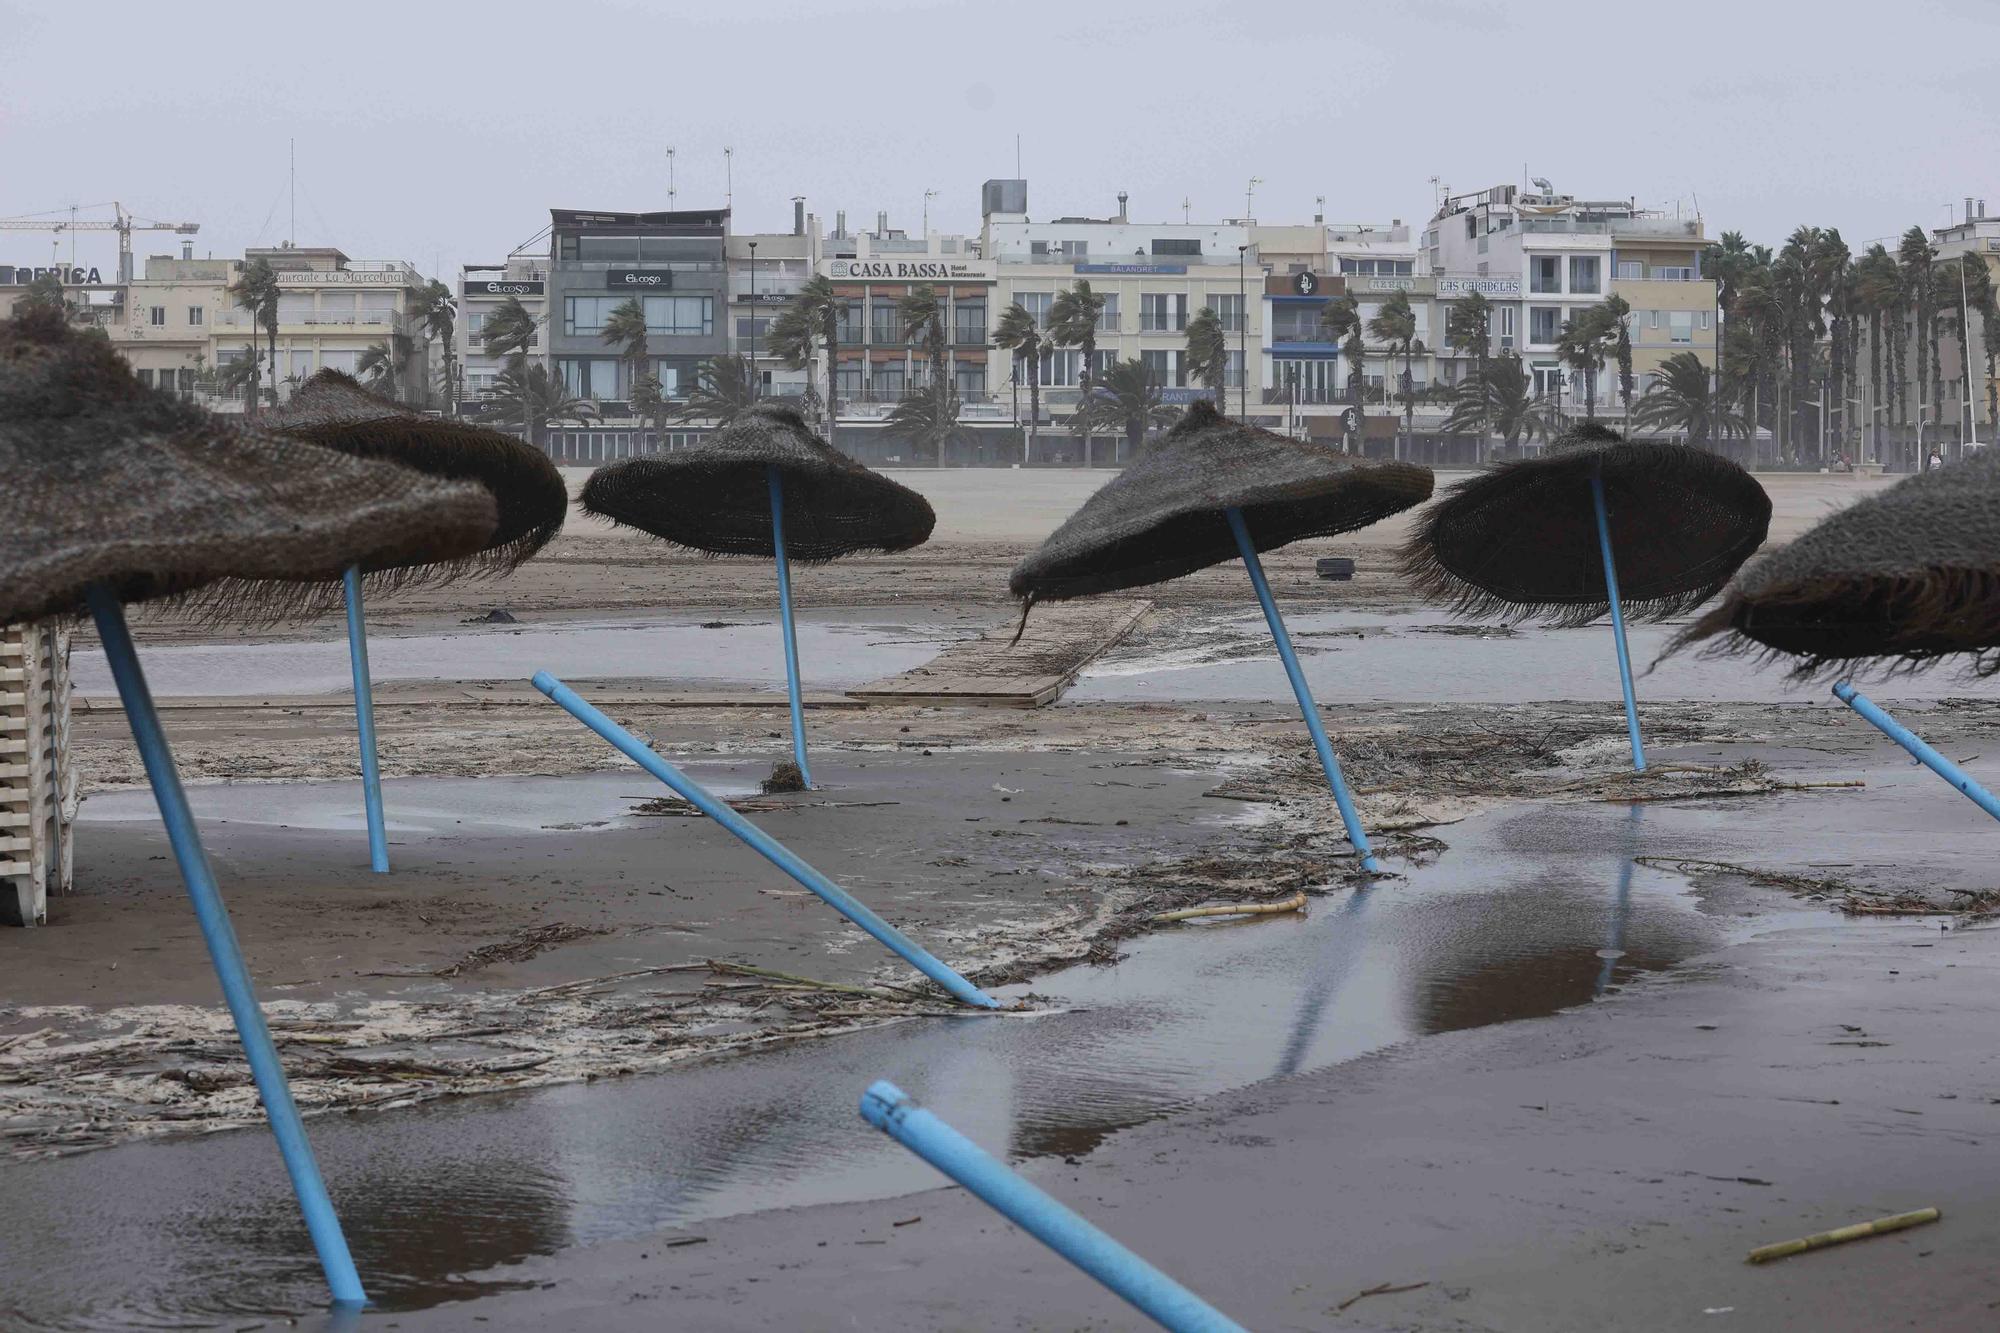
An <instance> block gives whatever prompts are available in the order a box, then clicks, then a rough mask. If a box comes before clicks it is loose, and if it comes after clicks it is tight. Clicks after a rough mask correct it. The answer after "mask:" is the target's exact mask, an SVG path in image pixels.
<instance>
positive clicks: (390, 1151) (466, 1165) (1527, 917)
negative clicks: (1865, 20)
mask: <svg viewBox="0 0 2000 1333" xmlns="http://www.w3.org/2000/svg"><path fill="white" fill-rule="evenodd" d="M1647 820H1648V822H1647V824H1646V826H1645V828H1644V830H1643V835H1642V831H1641V829H1640V826H1639V823H1638V812H1637V810H1636V809H1634V810H1631V811H1629V812H1627V811H1617V810H1615V809H1607V808H1605V807H1601V806H1592V807H1561V808H1554V809H1532V810H1527V811H1515V812H1507V813H1495V814H1491V815H1485V816H1480V817H1477V818H1474V819H1471V820H1468V821H1466V822H1464V823H1462V824H1459V825H1456V826H1454V829H1453V833H1452V847H1451V849H1450V850H1448V851H1447V852H1445V853H1444V854H1443V855H1442V857H1441V858H1440V859H1439V860H1438V861H1437V862H1436V863H1435V864H1430V865H1424V866H1416V867H1409V868H1408V875H1409V877H1408V878H1407V879H1406V880H1402V881H1398V882H1394V883H1390V884H1385V885H1381V886H1378V887H1375V888H1371V889H1366V890H1357V891H1352V892H1349V893H1347V895H1346V896H1345V897H1344V898H1342V897H1340V896H1337V895H1335V896H1329V897H1327V898H1323V899H1319V900H1316V901H1315V902H1314V903H1313V906H1312V910H1311V911H1310V912H1309V913H1308V914H1306V915H1305V916H1303V917H1299V916H1289V917H1273V918H1268V919H1265V920H1262V921H1259V922H1256V923H1252V924H1247V925H1242V926H1233V927H1225V928H1215V927H1195V928H1183V929H1179V930H1175V931H1170V932H1160V933H1158V934H1155V935H1152V936H1149V937H1146V938H1145V939H1143V940H1140V941H1138V942H1136V943H1134V944H1133V945H1132V946H1131V948H1130V951H1129V954H1128V955H1127V957H1126V958H1125V960H1124V961H1122V962H1120V963H1119V964H1117V965H1115V966H1111V967H1095V968H1091V967H1085V968H1075V969H1072V970H1070V971H1067V972H1063V973H1059V974H1056V975H1054V976H1050V977H1044V978H1041V979H1039V980H1037V981H1036V982H1035V983H1034V990H1035V991H1036V992H1037V993H1039V994H1041V995H1044V996H1047V997H1048V998H1049V1000H1050V1002H1051V1007H1052V1008H1053V1009H1054V1010H1055V1011H1054V1012H1044V1013H1043V1014H1041V1015H1040V1016H1037V1017H1030V1018H990V1019H966V1020H934V1021H919V1022H908V1023H900V1024H895V1025H892V1026H887V1027H883V1028H879V1029H873V1030H870V1031H867V1032H863V1033H858V1034H854V1035H852V1036H849V1037H845V1038H841V1039H838V1040H833V1041H823V1042H811V1043H803V1044H800V1045H797V1046H793V1047H785V1048H777V1049H773V1050H769V1051H766V1052H763V1053H760V1054H757V1055H752V1056H741V1057H735V1058H730V1059H719V1060H713V1061H706V1062H698V1063H692V1064H690V1065H689V1066H687V1067H685V1068H683V1069H681V1070H678V1071H676V1072H673V1073H669V1074H663V1075H658V1076H654V1077H647V1078H634V1079H609V1080H601V1081H598V1082H596V1083H592V1084H583V1085H572V1086H568V1087H560V1088H551V1089H544V1090H540V1091H536V1092H528V1093H518V1094H508V1095H503V1096H494V1097H485V1098H476V1099H467V1100H465V1101H460V1102H444V1103H434V1104H430V1105H426V1106H423V1107H418V1108H413V1109H410V1110H406V1111H398V1112H393V1113H387V1114H372V1115H355V1116H342V1117H332V1118H320V1119H315V1120H314V1121H313V1122H312V1133H313V1137H314V1146H315V1148H316V1149H317V1150H318V1152H319V1155H320V1159H321V1162H322V1165H323V1166H324V1168H325V1169H326V1173H327V1177H328V1181H329V1184H330V1186H331V1187H332V1189H333V1191H334V1193H335V1196H336V1199H337V1201H338V1203H339V1204H340V1206H341V1208H342V1211H343V1214H344V1216H345V1218H346V1219H347V1221H348V1227H349V1234H350V1236H351V1238H352V1240H353V1241H354V1244H355V1246H356V1249H357V1255H358V1257H359V1258H360V1260H361V1262H362V1265H363V1275H364V1278H366V1280H367V1281H368V1282H369V1284H370V1291H371V1294H373V1295H375V1296H376V1297H377V1299H378V1300H381V1301H382V1302H383V1303H384V1304H385V1305H387V1306H389V1307H390V1308H392V1309H394V1308H410V1307H414V1306H418V1305H426V1304H434V1303H437V1302H441V1301H449V1300H453V1299H459V1298H463V1297H465V1296H467V1295H470V1294H474V1293H476V1292H478V1291H481V1290H491V1289H492V1288H493V1285H494V1284H504V1283H510V1282H517V1281H518V1280H519V1279H520V1277H521V1274H520V1273H519V1272H518V1271H513V1270H509V1269H508V1268H506V1267H505V1265H507V1264H509V1263H511V1262H513V1261H516V1260H519V1259H522V1258H525V1257H528V1256H532V1255H536V1254H543V1253H548V1252H550V1251H553V1250H557V1249H560V1248H563V1247H566V1246H572V1245H580V1244H588V1243H592V1242H596V1241H601V1240H606V1239H611V1238H615V1237H629V1236H636V1235H644V1234H647V1233H650V1232H653V1231H656V1230H659V1229H661V1228H666V1227H675V1226H684V1225H688V1224H691V1223H694V1222H698V1221H701V1220H703V1219H706V1218H713V1217H720V1216H727V1215H731V1214H736V1213H743V1212H750V1211H756V1210H760V1209H766V1208H773V1207H783V1206H803V1205H809V1204H815V1203H824V1202H834V1201H840V1200H852V1199H863V1198H879V1197H886V1196H889V1195H894V1194H900V1193H905V1192H910V1191H915V1190H920V1189H925V1188H929V1187H932V1186H934V1185H937V1184H939V1183H941V1181H940V1178H939V1177H938V1176H937V1175H936V1173H935V1172H933V1171H932V1170H931V1169H930V1168H929V1167H927V1166H925V1165H924V1164H923V1163H921V1162H919V1161H916V1160H915V1159H913V1158H912V1157H910V1155H909V1154H907V1153H905V1152H903V1151H902V1150H901V1149H900V1148H898V1147H897V1146H896V1145H895V1144H894V1143H893V1142H892V1141H890V1140H887V1139H885V1138H884V1137H883V1136H881V1135H877V1134H872V1133H869V1132H868V1131H867V1130H866V1129H865V1128H864V1127H863V1126H862V1125H861V1122H860V1120H859V1119H858V1117H857V1116H856V1114H855V1098H856V1096H857V1095H858V1094H859V1091H860V1089H862V1088H863V1087H865V1086H866V1085H867V1084H868V1083H869V1082H871V1081H872V1080H874V1079H876V1078H884V1077H886V1078H890V1079H892V1080H893V1081H894V1082H896V1083H898V1084H899V1085H901V1086H903V1087H905V1088H907V1089H909V1090H910V1091H911V1093H912V1094H913V1095H914V1096H916V1097H917V1098H918V1100H919V1101H921V1102H923V1103H924V1104H926V1105H928V1106H930V1107H932V1109H934V1110H935V1111H936V1112H937V1113H938V1114H939V1115H940V1116H943V1117H944V1118H945V1119H947V1120H948V1121H950V1122H951V1123H952V1124H954V1125H957V1126H959V1127H960V1128H961V1130H962V1131H963V1132H964V1133H966V1134H967V1135H968V1136H969V1137H971V1138H973V1139H974V1140H975V1141H977V1142H979V1143H981V1144H983V1145H985V1146H987V1147H988V1148H991V1149H995V1150H999V1149H1001V1148H1002V1147H1005V1148H1006V1149H1008V1150H1009V1151H1010V1152H1011V1153H1012V1155H1013V1156H1015V1157H1017V1158H1018V1157H1027V1156H1035V1155H1042V1154H1062V1155H1064V1156H1075V1155H1079V1154H1081V1153H1085V1152H1088V1151H1089V1150H1090V1149H1091V1148H1093V1147H1094V1146H1095V1145H1096V1144H1097V1143H1098V1142H1099V1141H1100V1140H1102V1139H1103V1138H1104V1137H1105V1136H1106V1135H1108V1134H1110V1133H1113V1132H1116V1131H1117V1130H1120V1129H1124V1128H1128V1127H1131V1126H1134V1125H1138V1124H1142V1123H1144V1122H1146V1121H1148V1120H1152V1119H1156V1118H1157V1117H1159V1116H1161V1115H1164V1114H1167V1113H1170V1112H1172V1111H1175V1110H1178V1109H1180V1108H1182V1107H1185V1106H1188V1105H1190V1104H1192V1103H1194V1102H1196V1101H1198V1100H1200V1099H1202V1098H1205V1097H1210V1096H1213V1095H1216V1094H1218V1093H1222V1092H1227V1091H1230V1090H1233V1089H1236V1088H1241V1087H1246V1086H1248V1085H1250V1084H1253V1083H1256V1082H1258V1081H1259V1080H1262V1079H1266V1078H1269V1077H1271V1076H1272V1074H1273V1072H1274V1071H1275V1072H1277V1073H1279V1074H1292V1073H1301V1072H1306V1071H1310V1070H1313V1069H1319V1068H1324V1067H1326V1066H1327V1065H1329V1064H1332V1063H1335V1062H1338V1061H1341V1060H1347V1059H1352V1058H1354V1057H1356V1056H1359V1055H1363V1054H1366V1053H1368V1052H1370V1051H1374V1050H1380V1049H1382V1048H1383V1047H1385V1046H1388V1045H1390V1044H1393V1043H1396V1042H1401V1041H1405V1040H1408V1039H1410V1038H1412V1037H1415V1036H1420V1035H1422V1034H1425V1033H1432V1032H1442V1031H1447V1030H1451V1029H1454V1028H1465V1027H1471V1026H1475V1025H1478V1024H1482V1023H1492V1022H1498V1021H1505V1020H1508V1019H1515V1018H1523V1017H1528V1016H1531V1015H1537V1014H1546V1013H1550V1012H1552V1011H1554V1010H1556V1009H1558V1008H1562V1007H1564V1006H1568V1005H1575V1004H1583V1003H1588V1002H1589V1001H1590V999H1591V998H1592V996H1593V995H1595V994H1596V993H1598V991H1599V990H1600V989H1601V988H1602V987H1603V986H1604V985H1605V984H1606V980H1607V978H1608V977H1609V976H1610V975H1611V969H1610V967H1609V966H1607V965H1615V963H1616V962H1617V961H1618V960H1616V959H1606V958H1604V957H1603V956H1602V955H1603V954H1604V953H1606V952H1608V950H1607V948H1606V947H1605V946H1606V941H1607V939H1608V940H1609V941H1610V947H1611V948H1613V949H1620V950H1625V951H1626V952H1625V954H1624V955H1623V957H1624V961H1625V963H1626V965H1627V966H1628V967H1634V968H1642V969H1649V968H1663V967H1666V966H1669V965H1670V964H1672V963H1673V962H1675V961H1676V960H1678V959H1681V958H1684V957H1687V956H1688V955H1689V954H1691V953H1694V952H1705V951H1707V950H1708V949H1711V948H1713V947H1715V946H1716V945H1718V944H1720V943H1722V942H1724V940H1725V939H1726V938H1727V937H1728V936H1729V935H1730V934H1732V933H1735V934H1747V933H1749V932H1750V931H1751V930H1752V929H1754V928H1755V927H1754V926H1753V925H1752V924H1751V923H1748V922H1744V921H1741V920H1739V919H1734V918H1715V917H1710V916H1707V915H1704V914H1703V913H1702V912H1701V911H1700V910H1699V908H1698V906H1697V903H1696V899H1695V898H1694V896H1693V895H1692V894H1691V893H1690V892H1688V890H1687V887H1686V885H1685V883H1684V882H1683V881H1682V880H1680V879H1679V878H1678V877H1675V876H1669V875H1658V876H1652V875H1634V874H1633V873H1632V857H1633V855H1635V854H1636V853H1637V852H1638V851H1640V850H1641V846H1642V840H1643V848H1644V850H1647V851H1652V852H1659V853H1665V854H1675V853H1680V854H1694V853H1696V852H1697V850H1698V851H1699V854H1701V855H1704V856H1710V857H1715V856H1729V855H1744V854H1745V852H1743V851H1741V850H1739V849H1738V847H1737V846H1735V845H1734V844H1736V843H1749V842H1759V841H1768V830H1765V829H1761V828H1759V827H1758V826H1757V824H1756V822H1755V821H1747V822H1744V823H1743V824H1742V826H1741V827H1739V825H1738V823H1735V822H1732V823H1728V824H1724V823H1719V822H1718V821H1716V820H1715V819H1714V817H1713V816H1712V815H1711V814H1706V813H1702V812H1694V811H1681V810H1675V809H1671V808H1657V807H1656V808H1655V809H1653V810H1650V811H1648V812H1647ZM1621 852H1622V855H1621V857H1620V859H1621V866H1620V873H1619V878H1618V881H1617V888H1616V890H1615V897H1614V898H1613V899H1612V902H1611V905H1610V911H1609V917H1608V920H1607V910H1606V891H1607V883H1606V871H1607V869H1608V865H1609V861H1610V859H1611V857H1612V856H1613V855H1618V854H1620V853H1621ZM1001 993H1005V992H1001ZM1015 993H1018V988H1016V991H1015ZM0 1228H4V1233H5V1234H4V1236H0V1250H4V1251H5V1253H6V1255H7V1259H8V1263H9V1271H8V1278H7V1281H6V1283H5V1284H4V1286H0V1327H4V1328H6V1329H9V1330H11V1329H13V1328H16V1327H28V1328H41V1327H65V1328H71V1327H79V1326H82V1327H99V1328H109V1327H119V1328H124V1327H133V1326H144V1325H146V1324H149V1323H150V1324H159V1323H163V1322H165V1323H179V1324H180V1325H182V1326H185V1325H187V1324H188V1323H190V1322H193V1323H208V1322H213V1320H214V1318H215V1317H217V1316H221V1315H235V1314H247V1315H268V1314H269V1313H272V1312H274V1311H288V1312H294V1313H299V1314H310V1315H311V1316H312V1317H313V1318H318V1317H319V1309H320V1307H319V1305H318V1302H319V1301H320V1300H321V1298H322V1289H321V1288H320V1286H319V1279H318V1274H317V1270H316V1268H315V1266H314V1264H313V1260H312V1256H311V1252H310V1248H309V1246H308V1243H307V1241H306V1238H305V1235H304V1232H303V1230H302V1229H301V1228H300V1227H299V1226H298V1221H297V1211H296V1205H294V1204H293V1202H292V1199H291V1195H290V1192H289V1190H288V1189H287V1188H286V1185H285V1178H284V1174H283V1171H282V1169H281V1168H280V1165H279V1163H278V1159H277V1153H276V1149H275V1148H274V1147H273V1146H272V1145H271V1144H270V1142H269V1140H268V1138H267V1137H265V1136H261V1135H251V1134H222V1135H213V1136H209V1137H206V1138H201V1139H194V1140H181V1141H175V1142H163V1143H151V1144H143V1143H142V1144H136V1145H132V1146H130V1147H126V1148H119V1149H115V1150H112V1151H109V1152H104V1153H93V1154H87V1155H85V1156H82V1157H78V1158H73V1159H68V1160H61V1161H52V1162H38V1163H30V1164H26V1165H22V1166H15V1167H9V1168H8V1169H7V1170H5V1171H0ZM17 1233H18V1235H19V1236H20V1237H21V1240H20V1241H19V1242H18V1243H17V1241H16V1239H15V1236H16V1234H17ZM308 1326H310V1325H308Z"/></svg>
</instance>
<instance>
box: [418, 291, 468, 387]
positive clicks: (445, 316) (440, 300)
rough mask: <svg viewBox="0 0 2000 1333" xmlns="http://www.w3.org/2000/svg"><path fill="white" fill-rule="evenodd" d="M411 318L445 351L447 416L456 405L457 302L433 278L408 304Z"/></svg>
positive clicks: (444, 383)
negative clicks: (455, 342) (454, 341)
mask: <svg viewBox="0 0 2000 1333" xmlns="http://www.w3.org/2000/svg"><path fill="white" fill-rule="evenodd" d="M410 317H411V318H412V319H414V320H416V322H417V324H418V325H419V326H420V327H422V329H423V331H424V336H426V337H428V338H434V339H436V340H437V342H438V343H439V344H440V345H441V346H443V348H444V377H443V381H442V383H443V386H444V400H445V402H444V407H445V411H447V412H449V411H451V410H452V409H453V408H454V407H456V406H457V405H458V376H457V374H456V373H454V363H455V361H456V359H457V351H456V349H455V348H454V347H453V346H452V335H453V333H454V332H455V331H456V330H457V328H458V298H457V297H455V296H453V295H452V293H451V288H449V287H447V286H445V285H444V284H443V283H441V282H439V281H438V280H437V279H436V278H432V279H431V280H430V281H429V282H427V283H425V284H424V286H423V289H422V290H421V291H419V292H418V293H417V297H416V300H414V301H412V302H411V303H410Z"/></svg>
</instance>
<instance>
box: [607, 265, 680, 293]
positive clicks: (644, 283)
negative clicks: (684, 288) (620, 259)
mask: <svg viewBox="0 0 2000 1333" xmlns="http://www.w3.org/2000/svg"><path fill="white" fill-rule="evenodd" d="M604 285H605V286H606V287H609V288H610V289H611V290H613V291H618V290H620V289H623V288H631V287H645V288H650V289H651V290H653V291H659V292H663V291H666V290H668V289H669V288H671V287H672V286H673V285H674V271H673V270H672V269H670V268H614V269H609V270H607V271H606V272H605V274H604Z"/></svg>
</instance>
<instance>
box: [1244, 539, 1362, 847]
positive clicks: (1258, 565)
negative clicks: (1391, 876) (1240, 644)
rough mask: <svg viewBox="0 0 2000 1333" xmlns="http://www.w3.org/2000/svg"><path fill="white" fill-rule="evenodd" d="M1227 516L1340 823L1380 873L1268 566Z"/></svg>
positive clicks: (1352, 841)
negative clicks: (1267, 572)
mask: <svg viewBox="0 0 2000 1333" xmlns="http://www.w3.org/2000/svg"><path fill="white" fill-rule="evenodd" d="M1223 512H1224V513H1225V514H1227V515H1228V516H1229V530H1230V531H1231V532H1233V533H1235V534H1236V549H1237V550H1239V551H1241V552H1242V553H1243V568H1245V569H1247V570H1249V571H1250V586H1251V587H1252V588H1254V589H1256V590H1257V603H1258V605H1260V606H1262V607H1263V608H1264V620H1265V622H1266V623H1267V624H1269V625H1270V627H1271V638H1272V640H1273V641H1274V642H1276V643H1277V645H1278V656H1279V658H1280V659H1282V660H1283V662H1284V664H1285V675H1287V676H1288V677H1290V678H1291V682H1292V693H1293V694H1294V695H1296V696H1297V697H1298V701H1299V712H1301V713H1303V714H1304V715H1305V719H1306V730H1307V731H1309V732H1311V733H1312V741H1313V749H1315V750H1317V751H1319V766H1320V767H1321V768H1323V769H1325V770H1326V782H1327V785H1328V786H1330V787H1332V788H1333V803H1334V804H1335V805H1337V806H1339V807H1340V822H1341V823H1343V824H1345V825H1346V826H1347V840H1348V841H1349V842H1351V843H1353V844H1354V850H1355V851H1356V852H1357V853H1358V854H1359V855H1360V857H1361V868H1362V869H1363V870H1371V871H1377V872H1379V871H1380V870H1381V869H1382V863H1381V862H1379V861H1377V860H1376V859H1375V853H1374V852H1373V851H1371V850H1370V849H1369V846H1368V830H1366V829H1364V828H1362V827H1361V816H1360V815H1359V814H1357V813H1356V812H1355V809H1354V798H1353V797H1351V796H1349V795H1348V794H1347V782H1346V780H1345V779H1344V778H1342V777H1341V776H1340V760H1339V759H1337V758H1335V757H1334V753H1333V742H1332V741H1329V740H1328V739H1327V738H1326V728H1325V727H1324V726H1322V725H1321V724H1320V720H1319V705H1317V704H1315V703H1314V702H1313V697H1312V690H1311V688H1310V687H1309V686H1307V684H1306V674H1305V672H1303V671H1301V670H1299V655H1298V654H1297V653H1295V652H1293V651H1292V636H1291V635H1290V634H1287V633H1286V632H1285V622H1284V619H1283V618H1282V617H1281V616H1279V614H1278V604H1277V603H1276V602H1274V601H1272V600H1271V585H1270V584H1269V583H1266V582H1265V581H1264V564H1263V562H1262V561H1261V560H1259V559H1258V558H1257V548H1256V547H1255V546H1253V545H1251V544H1250V529H1249V528H1247V527H1245V526H1244V524H1243V514H1242V511H1240V510H1238V509H1236V508H1234V507H1231V508H1229V509H1226V510H1224V511H1223Z"/></svg>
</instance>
